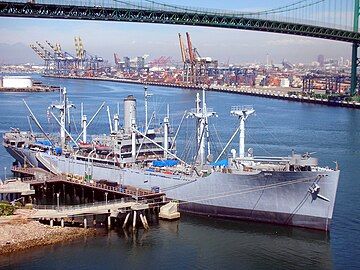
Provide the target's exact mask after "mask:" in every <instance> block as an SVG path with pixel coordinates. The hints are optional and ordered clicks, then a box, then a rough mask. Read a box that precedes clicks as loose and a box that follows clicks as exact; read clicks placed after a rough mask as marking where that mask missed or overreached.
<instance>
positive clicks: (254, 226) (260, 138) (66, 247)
mask: <svg viewBox="0 0 360 270" xmlns="http://www.w3.org/2000/svg"><path fill="white" fill-rule="evenodd" d="M33 77H34V78H35V79H36V80H42V81H43V83H45V84H50V85H59V86H62V87H67V89H68V93H69V99H70V100H71V101H72V102H73V103H75V105H76V106H77V109H76V110H74V111H72V117H71V118H72V119H73V123H72V124H71V132H72V133H74V134H76V133H77V131H79V130H80V129H81V127H80V103H81V102H83V103H84V108H85V112H86V114H87V115H88V119H89V118H90V117H91V116H92V115H93V114H94V113H95V111H96V110H97V108H98V107H99V106H100V104H101V102H102V101H106V103H107V105H109V106H110V109H111V111H112V112H113V113H115V112H116V110H117V103H118V102H119V103H120V115H122V113H121V110H122V101H123V98H124V97H126V96H127V95H130V94H133V95H134V96H135V97H136V98H137V99H138V120H139V124H140V125H141V123H143V122H144V118H143V115H144V109H143V96H144V93H143V86H142V85H135V84H121V83H115V82H104V81H87V80H67V79H55V78H40V76H38V75H33ZM148 89H149V91H150V92H151V93H152V94H153V96H152V97H151V98H150V104H149V115H151V113H152V111H156V115H155V120H154V122H156V123H161V122H162V120H163V118H164V116H165V114H166V105H167V104H169V107H170V117H171V119H170V123H171V124H172V126H173V127H174V129H176V128H177V125H178V124H179V122H180V119H181V117H182V115H183V113H184V111H185V110H186V109H190V108H193V107H194V105H195V104H194V99H195V95H196V92H197V91H195V90H183V89H176V88H166V87H155V86H149V88H148ZM58 97H59V94H58V93H56V92H54V93H0V132H1V133H3V132H5V131H7V130H9V129H10V127H19V128H21V129H23V130H28V129H29V122H28V119H27V115H28V113H27V111H26V108H25V106H24V105H23V103H22V99H25V100H26V101H27V103H28V104H29V106H30V107H31V108H32V110H33V112H34V113H35V115H36V116H37V117H38V120H39V122H40V123H41V124H42V125H43V127H44V128H45V129H46V130H47V131H49V132H56V131H57V130H58V126H57V124H56V122H55V121H54V120H53V119H51V118H50V117H49V114H48V113H47V108H48V106H49V105H50V104H51V102H53V101H56V100H58ZM207 105H208V107H212V108H213V109H214V110H215V111H216V112H217V113H218V115H219V117H218V118H212V119H210V128H211V131H212V137H211V138H212V141H213V143H212V146H213V149H214V151H215V153H216V152H220V151H221V146H224V145H225V144H226V142H227V140H228V139H229V138H230V136H231V135H232V133H233V132H234V130H235V128H236V126H237V124H238V123H237V122H238V120H237V118H235V117H232V116H230V109H231V106H234V105H253V107H254V109H255V110H256V115H254V116H250V117H249V119H248V121H247V130H246V148H249V147H251V148H253V149H254V154H255V155H273V156H281V155H286V156H287V155H290V154H291V150H292V149H294V150H295V151H296V152H299V153H303V152H311V153H313V152H314V153H313V155H314V156H316V157H319V159H320V165H324V166H330V167H335V161H337V162H338V164H339V167H340V169H341V174H340V181H339V187H338V192H337V198H336V204H335V211H334V217H333V222H332V226H331V231H330V233H324V232H319V231H314V230H307V229H300V228H290V227H284V226H274V225H271V224H260V223H253V222H242V221H231V220H220V219H212V218H205V217H197V216H191V215H183V216H182V217H181V220H180V221H177V222H171V223H169V222H159V223H158V224H154V225H153V226H151V229H150V230H149V231H148V232H143V231H141V230H140V231H139V232H137V233H136V234H135V235H131V234H129V235H127V234H125V233H124V232H123V231H122V230H112V231H111V232H109V233H107V232H106V231H104V232H102V233H101V234H100V235H98V236H96V237H89V238H86V239H80V240H77V241H75V242H71V243H63V244H60V245H56V246H51V247H40V248H36V249H33V250H28V251H25V252H21V253H19V254H12V255H8V256H2V257H0V268H2V269H40V268H46V269H143V268H149V269H153V268H157V269H169V268H172V269H220V268H221V269H359V268H360V261H359V260H358V258H360V208H359V205H360V196H359V194H360V178H359V175H360V166H359V162H360V139H359V138H360V111H359V110H355V109H347V108H338V107H327V106H322V105H315V104H307V103H297V102H289V101H282V100H273V99H267V98H261V97H252V96H243V95H237V94H228V93H217V92H210V93H208V94H207ZM191 121H192V120H191V119H189V120H186V121H185V122H184V124H183V128H182V129H181V132H180V135H179V140H178V144H177V153H178V155H180V156H182V157H184V158H187V159H188V160H191V157H192V154H193V153H192V152H191V151H190V149H191V147H194V146H193V145H192V144H191V143H189V142H191V139H192V136H193V127H194V125H193V123H192V122H191ZM75 123H76V124H75ZM32 128H33V129H34V131H35V130H37V129H36V126H35V125H34V124H32ZM108 132H109V126H108V120H107V115H106V112H105V110H103V111H102V112H101V113H100V115H99V116H98V117H97V118H96V119H95V120H94V123H93V125H92V126H91V127H89V129H88V133H90V134H99V133H108ZM236 143H237V140H236V139H235V142H234V143H233V144H232V145H231V148H235V149H237V144H236ZM231 148H230V149H231ZM214 156H215V157H216V154H214ZM11 163H12V159H11V158H10V156H9V155H8V154H7V153H6V151H5V149H4V148H3V147H1V149H0V178H1V179H3V178H4V175H5V174H7V175H8V177H9V176H10V167H11Z"/></svg>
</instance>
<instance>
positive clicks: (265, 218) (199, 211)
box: [180, 203, 331, 231]
mask: <svg viewBox="0 0 360 270" xmlns="http://www.w3.org/2000/svg"><path fill="white" fill-rule="evenodd" d="M180 211H181V212H185V213H189V214H195V215H202V216H207V217H214V218H224V219H239V220H246V221H256V222H263V223H270V224H278V225H286V226H295V227H303V228H309V229H316V230H322V231H328V230H329V229H330V225H331V219H330V218H322V217H314V216H308V215H298V214H293V215H291V218H289V217H290V215H289V213H279V212H270V211H258V210H249V209H240V208H231V207H221V206H214V205H205V204H199V203H187V204H186V205H181V206H180Z"/></svg>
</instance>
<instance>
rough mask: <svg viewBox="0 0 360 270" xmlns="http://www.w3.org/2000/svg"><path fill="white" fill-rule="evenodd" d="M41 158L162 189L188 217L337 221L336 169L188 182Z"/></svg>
mask: <svg viewBox="0 0 360 270" xmlns="http://www.w3.org/2000/svg"><path fill="white" fill-rule="evenodd" d="M21 150H22V149H18V150H16V151H20V152H21V155H13V156H14V157H15V158H16V156H17V157H19V156H26V157H27V159H28V160H33V162H37V163H38V164H37V165H38V166H43V167H44V166H45V167H46V164H42V163H41V162H40V161H39V160H37V159H36V156H35V154H36V152H34V151H31V150H28V149H26V151H21ZM41 155H42V157H43V158H45V159H47V160H48V162H47V163H51V164H52V166H54V167H56V168H58V169H59V171H61V172H62V173H74V174H78V175H85V173H87V174H89V172H90V173H91V174H92V177H93V178H94V179H98V180H100V179H106V180H109V181H114V182H118V183H121V184H125V185H131V186H136V187H140V188H146V189H151V188H152V187H159V188H160V190H161V191H162V192H164V193H165V194H166V196H167V197H168V198H170V199H176V200H179V201H180V205H179V208H180V210H181V211H184V212H189V213H194V214H200V215H207V216H213V217H221V218H232V219H242V220H251V221H260V222H267V223H275V224H282V225H290V226H299V227H305V228H313V229H319V230H325V231H327V230H329V225H330V223H331V220H332V214H333V210H334V203H335V196H336V191H337V185H338V179H339V171H332V170H326V171H322V172H318V171H304V172H285V171H284V172H260V173H256V174H228V173H220V172H213V173H211V174H210V175H209V176H207V177H182V176H179V175H169V174H162V173H157V172H148V171H145V170H142V169H129V168H125V169H121V168H119V167H115V166H109V165H100V164H95V163H93V162H91V161H83V160H76V159H73V158H71V157H70V158H67V157H65V156H54V155H50V154H47V153H41ZM19 161H20V160H19ZM20 163H23V161H22V162H21V161H20ZM314 184H316V185H318V186H319V187H320V192H319V194H320V195H321V197H322V198H319V197H317V196H316V194H311V192H309V190H310V187H311V186H313V185H314ZM323 198H325V199H323Z"/></svg>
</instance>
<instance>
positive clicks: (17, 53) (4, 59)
mask: <svg viewBox="0 0 360 270" xmlns="http://www.w3.org/2000/svg"><path fill="white" fill-rule="evenodd" d="M24 63H34V64H42V63H43V62H42V60H41V59H40V58H39V57H38V56H37V55H36V54H35V52H34V51H33V50H32V49H31V48H30V47H29V46H27V45H25V44H24V43H21V42H18V43H15V44H8V43H0V64H24Z"/></svg>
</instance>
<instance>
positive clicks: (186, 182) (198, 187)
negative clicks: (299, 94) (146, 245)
mask: <svg viewBox="0 0 360 270" xmlns="http://www.w3.org/2000/svg"><path fill="white" fill-rule="evenodd" d="M63 94H64V97H63V99H62V103H61V104H62V105H59V106H57V107H52V108H56V109H58V110H59V112H60V120H57V122H58V124H59V127H60V130H61V132H60V134H61V135H60V138H59V139H57V140H56V139H53V138H52V137H51V136H50V135H49V134H46V133H45V132H43V134H42V135H41V136H38V135H35V134H33V133H31V132H21V131H19V130H17V129H13V130H12V131H10V132H8V133H5V134H4V146H5V148H6V149H7V151H8V152H9V153H10V154H11V155H12V156H13V157H14V158H15V159H16V160H17V161H18V162H19V163H20V164H21V165H28V166H39V167H42V168H45V169H47V170H49V171H51V172H53V173H55V174H60V173H72V174H78V175H83V176H85V177H86V179H90V178H94V179H108V180H110V181H114V182H118V183H121V184H125V185H132V186H136V187H139V188H146V189H156V190H161V191H162V192H165V193H166V195H167V197H168V198H170V199H176V200H179V201H180V209H181V210H183V211H187V212H192V213H196V214H203V215H208V216H216V217H230V218H240V219H247V220H256V221H263V222H271V223H277V224H286V225H294V226H302V227H308V228H317V229H321V230H328V228H329V224H330V221H331V219H332V214H333V209H334V203H335V197H336V190H337V185H338V180H339V170H338V169H337V168H335V169H330V168H328V167H320V166H319V165H318V160H317V159H316V158H314V157H312V156H311V155H310V154H309V153H305V154H303V155H300V154H295V153H294V152H292V153H291V155H290V156H288V157H267V156H255V155H254V151H253V149H251V148H249V149H248V150H247V151H246V150H245V123H246V121H247V120H248V118H249V117H251V115H253V114H254V112H255V110H254V108H253V107H251V106H234V107H232V108H231V112H230V114H231V115H233V116H235V117H237V118H238V123H239V125H238V127H237V128H236V130H235V131H234V133H233V134H232V135H231V136H230V139H229V141H228V142H227V144H226V145H225V147H224V148H223V149H222V151H221V152H220V153H219V155H217V158H216V159H215V158H214V155H215V153H214V152H213V151H212V149H210V143H209V133H210V130H209V122H210V121H211V117H218V115H217V114H216V113H215V112H214V111H213V110H212V109H210V108H208V107H207V104H206V99H205V91H203V93H202V97H201V98H200V94H197V95H196V100H195V109H193V110H191V111H189V112H187V113H186V114H185V115H184V117H187V118H193V119H194V120H195V122H196V130H195V132H196V151H195V156H194V157H193V159H192V160H190V161H188V162H187V161H185V160H182V159H181V158H180V157H178V156H177V155H176V143H175V138H176V136H177V134H178V132H176V134H173V132H172V131H171V128H170V125H169V123H170V121H169V118H170V114H169V110H167V114H166V116H165V117H164V119H163V123H162V124H161V126H158V127H156V128H150V126H151V125H150V124H151V122H152V121H153V116H151V117H150V119H148V113H147V106H148V104H147V99H148V97H149V96H150V95H149V93H148V92H147V89H146V88H145V93H144V98H145V115H146V116H145V125H144V127H143V128H142V129H140V128H139V126H138V125H137V123H138V121H137V118H136V116H137V113H136V99H135V97H134V96H131V95H130V96H128V97H126V98H125V99H124V103H123V105H124V118H123V123H124V125H123V127H119V110H118V113H117V114H115V115H114V117H113V119H112V118H111V115H110V110H109V109H108V110H107V111H108V118H109V126H110V134H108V135H95V136H92V138H91V140H89V139H88V137H89V136H88V135H87V128H88V126H89V123H91V122H92V120H93V119H94V117H96V114H97V113H98V112H99V111H100V110H101V108H102V107H103V104H102V106H100V108H99V109H98V111H97V112H96V114H95V115H94V116H93V117H92V118H91V120H90V121H89V123H88V122H87V117H86V115H84V114H83V113H82V117H81V119H82V132H81V134H79V135H78V137H77V138H73V137H71V134H70V133H69V132H68V131H67V130H66V123H67V121H66V119H62V117H65V118H66V115H67V114H66V113H65V112H67V111H68V108H67V106H69V104H71V103H70V102H68V99H67V98H66V97H65V95H66V92H65V93H63ZM29 112H31V110H30V108H29ZM31 115H33V114H32V112H31ZM52 116H53V117H55V118H56V116H55V115H54V114H53V113H52ZM32 118H33V119H34V121H36V122H37V120H36V118H35V116H33V117H32ZM39 125H40V124H39ZM39 125H38V126H39ZM40 127H41V126H40ZM40 127H39V128H40ZM41 130H43V129H42V128H41ZM64 133H65V136H64ZM84 134H85V135H84ZM237 134H238V139H239V143H238V151H237V150H235V149H231V150H230V151H229V149H228V147H229V146H230V145H231V142H232V141H233V140H234V139H235V138H236V135H237ZM66 135H67V136H66ZM80 138H82V141H80ZM46 139H47V140H46ZM229 152H230V153H231V155H229V156H228V153H229Z"/></svg>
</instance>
